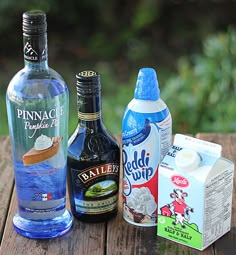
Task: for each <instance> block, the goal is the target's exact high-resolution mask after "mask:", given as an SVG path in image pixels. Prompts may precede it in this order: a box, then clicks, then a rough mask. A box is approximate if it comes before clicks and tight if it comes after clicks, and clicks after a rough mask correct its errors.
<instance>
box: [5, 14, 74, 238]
mask: <svg viewBox="0 0 236 255" xmlns="http://www.w3.org/2000/svg"><path fill="white" fill-rule="evenodd" d="M46 30H47V23H46V15H45V13H43V12H41V11H30V12H26V13H24V14H23V39H24V62H25V67H24V68H23V69H22V70H20V71H19V72H18V73H17V74H16V75H15V76H14V77H13V78H12V80H11V81H10V83H9V85H8V89H7V94H6V103H7V114H8V123H9V133H10V138H11V146H12V159H13V166H14V174H15V185H16V192H17V200H18V212H17V213H16V215H15V216H14V218H13V225H14V228H15V230H16V232H17V233H19V234H21V235H23V236H26V237H29V238H51V237H57V236H60V235H62V234H64V233H66V232H67V231H68V230H69V229H70V228H71V226H72V215H71V213H70V212H69V211H68V210H67V209H66V163H67V140H68V108H69V93H68V88H67V85H66V83H65V82H64V80H63V79H62V77H61V76H60V75H59V74H58V73H57V72H56V71H54V70H53V69H51V68H49V67H48V57H47V33H46Z"/></svg>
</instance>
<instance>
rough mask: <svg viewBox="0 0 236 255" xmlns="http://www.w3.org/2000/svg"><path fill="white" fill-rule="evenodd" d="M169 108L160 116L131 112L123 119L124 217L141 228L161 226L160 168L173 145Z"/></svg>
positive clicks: (157, 113) (157, 114)
mask: <svg viewBox="0 0 236 255" xmlns="http://www.w3.org/2000/svg"><path fill="white" fill-rule="evenodd" d="M171 135H172V120H171V115H170V113H169V110H168V108H165V109H164V110H163V111H161V112H156V113H138V112H134V111H132V110H130V109H129V110H128V111H127V112H126V114H125V117H124V119H123V132H122V144H123V169H124V177H123V217H124V219H125V220H126V221H128V222H129V223H132V224H135V225H139V226H155V225H156V224H157V191H158V188H157V183H158V172H157V170H158V165H159V163H160V161H161V160H162V159H163V157H164V156H165V154H166V153H167V151H168V149H169V148H170V146H171Z"/></svg>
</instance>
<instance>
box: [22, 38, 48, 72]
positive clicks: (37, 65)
mask: <svg viewBox="0 0 236 255" xmlns="http://www.w3.org/2000/svg"><path fill="white" fill-rule="evenodd" d="M23 45H24V47H23V52H24V63H25V67H27V68H30V69H37V70H44V69H47V68H48V47H47V33H41V34H36V35H29V34H26V33H24V34H23Z"/></svg>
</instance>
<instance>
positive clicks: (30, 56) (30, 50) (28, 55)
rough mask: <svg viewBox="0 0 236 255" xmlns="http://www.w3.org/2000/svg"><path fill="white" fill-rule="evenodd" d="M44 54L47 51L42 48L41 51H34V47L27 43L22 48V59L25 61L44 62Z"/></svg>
mask: <svg viewBox="0 0 236 255" xmlns="http://www.w3.org/2000/svg"><path fill="white" fill-rule="evenodd" d="M40 52H41V54H40ZM46 53H47V50H46V48H44V49H43V50H41V51H40V50H39V49H37V50H36V49H34V47H33V46H32V45H31V44H30V43H29V42H26V44H25V47H24V57H25V59H26V60H29V61H39V60H45V59H46Z"/></svg>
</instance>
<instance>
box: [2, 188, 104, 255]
mask: <svg viewBox="0 0 236 255" xmlns="http://www.w3.org/2000/svg"><path fill="white" fill-rule="evenodd" d="M67 201H68V199H67ZM16 204H17V201H16V195H15V191H14V194H13V198H12V201H11V206H10V210H9V217H8V219H7V223H6V230H5V232H4V235H3V240H2V246H1V249H0V254H9V255H19V254H24V255H32V254H34V255H45V254H50V255H54V254H55V255H72V254H78V255H85V254H92V255H103V254H104V247H105V244H104V240H105V223H99V224H86V223H82V222H79V221H78V220H74V224H73V227H72V230H71V231H70V232H68V233H67V234H66V235H64V236H62V237H58V238H53V239H46V240H35V239H29V238H25V237H22V236H20V235H18V234H16V232H15V231H14V229H13V226H12V218H13V216H14V215H15V212H16Z"/></svg>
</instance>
